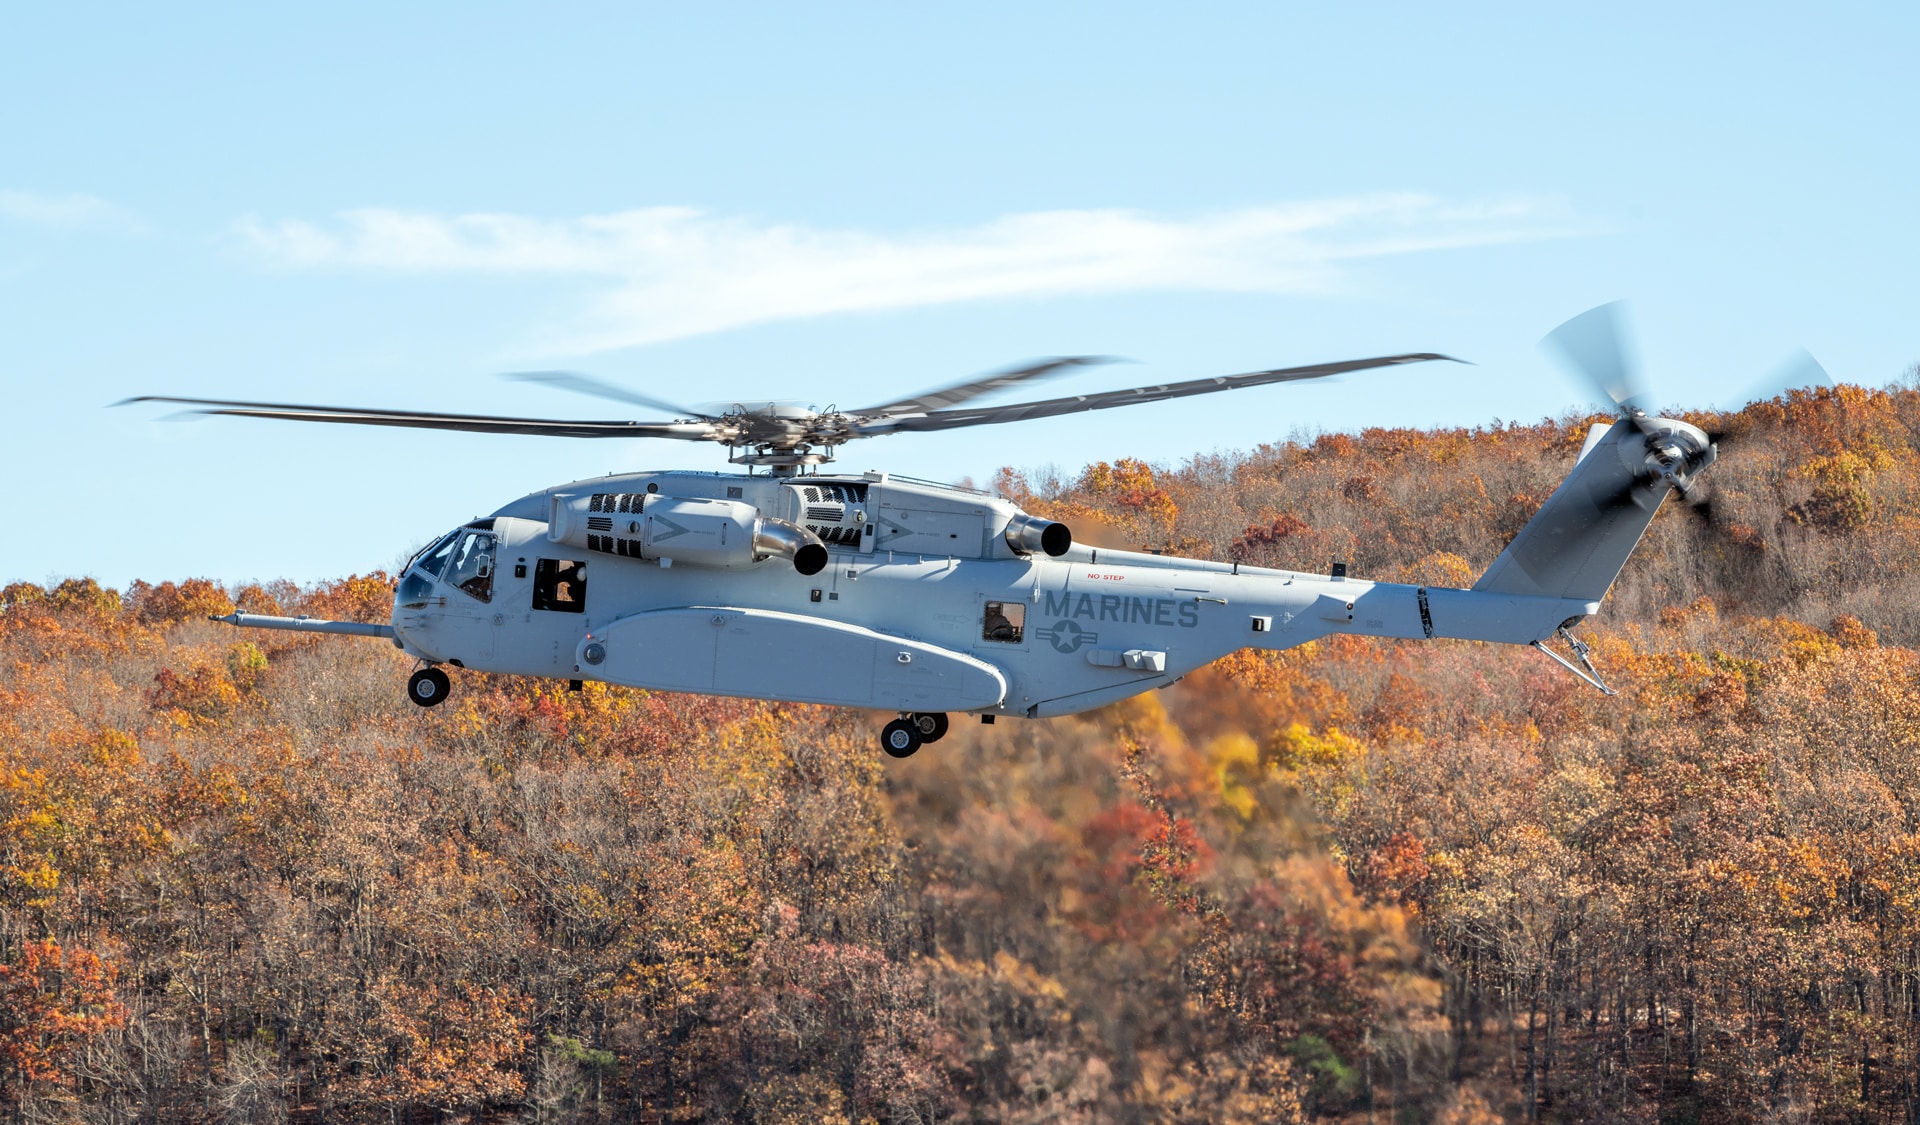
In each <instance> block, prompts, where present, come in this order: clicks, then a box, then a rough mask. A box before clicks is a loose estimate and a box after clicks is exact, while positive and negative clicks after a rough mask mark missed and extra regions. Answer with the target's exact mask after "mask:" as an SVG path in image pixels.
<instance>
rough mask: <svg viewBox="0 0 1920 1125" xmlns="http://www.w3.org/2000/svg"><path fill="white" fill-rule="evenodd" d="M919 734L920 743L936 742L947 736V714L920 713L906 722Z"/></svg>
mask: <svg viewBox="0 0 1920 1125" xmlns="http://www.w3.org/2000/svg"><path fill="white" fill-rule="evenodd" d="M907 721H908V722H910V723H912V724H913V726H914V729H916V730H918V731H919V732H920V741H922V742H938V741H940V740H941V739H943V738H945V737H946V736H947V713H946V712H945V711H932V712H927V711H922V712H920V713H919V714H916V715H913V716H911V717H910V718H908V720H907Z"/></svg>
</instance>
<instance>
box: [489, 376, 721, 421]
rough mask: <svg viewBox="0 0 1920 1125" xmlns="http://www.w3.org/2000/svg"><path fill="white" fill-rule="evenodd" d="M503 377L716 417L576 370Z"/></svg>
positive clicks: (688, 415)
mask: <svg viewBox="0 0 1920 1125" xmlns="http://www.w3.org/2000/svg"><path fill="white" fill-rule="evenodd" d="M502 378H505V379H512V380H514V381H515V382H518V383H545V384H546V385H547V386H549V387H559V388H561V389H562V390H568V391H572V392H574V393H575V394H583V395H592V396H593V397H595V398H604V399H611V400H612V401H614V402H624V403H627V404H628V405H630V406H644V407H646V408H647V409H648V410H664V411H666V412H667V413H669V414H674V415H678V416H679V417H682V418H699V419H703V420H707V421H711V420H712V418H713V415H711V414H703V413H701V412H700V411H698V410H695V409H693V408H692V407H690V406H680V405H678V404H676V403H671V402H668V401H667V400H666V399H662V398H652V397H650V396H648V395H643V394H641V393H640V392H639V391H630V390H628V389H627V388H625V387H620V386H615V385H614V384H612V383H608V382H605V381H603V380H600V379H596V378H594V377H593V376H591V375H581V374H579V373H578V372H574V371H511V372H508V373H507V374H506V375H503V376H502Z"/></svg>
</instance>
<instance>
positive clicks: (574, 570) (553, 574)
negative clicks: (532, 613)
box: [533, 559, 587, 613]
mask: <svg viewBox="0 0 1920 1125" xmlns="http://www.w3.org/2000/svg"><path fill="white" fill-rule="evenodd" d="M533 608H535V609H550V610H553V611H555V612H556V613H585V612H586V611H587V564H586V562H585V561H584V560H574V559H541V560H539V561H538V562H535V563H534V564H533Z"/></svg>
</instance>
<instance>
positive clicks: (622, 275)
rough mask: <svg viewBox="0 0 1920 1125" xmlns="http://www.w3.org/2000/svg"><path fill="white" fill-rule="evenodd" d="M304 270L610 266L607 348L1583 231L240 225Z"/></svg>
mask: <svg viewBox="0 0 1920 1125" xmlns="http://www.w3.org/2000/svg"><path fill="white" fill-rule="evenodd" d="M239 230H240V232H241V234H242V236H243V237H244V238H246V240H247V241H248V242H249V243H251V244H252V245H253V246H254V247H255V248H256V249H257V250H258V251H259V252H261V253H263V254H264V255H266V256H267V257H268V258H269V259H271V260H273V261H275V262H277V263H280V264H282V265H285V266H290V267H297V268H321V267H333V268H351V269H368V270H384V271H411V272H440V271H458V272H476V273H497V274H503V275H506V274H527V273H548V274H556V275H574V276H580V277H586V278H600V279H604V281H605V289H604V290H603V291H602V292H600V293H599V294H598V295H597V296H596V297H594V298H593V299H592V300H591V301H590V302H589V304H588V306H587V308H586V311H585V312H584V314H583V316H582V319H581V321H580V322H579V323H577V324H575V325H571V326H569V327H568V329H566V330H565V331H564V333H563V335H564V337H565V338H564V340H562V341H559V346H561V347H562V348H565V349H567V350H573V351H578V352H588V351H600V350H605V349H610V348H616V347H625V346H631V345H636V344H647V343H655V342H658V341H662V340H671V339H676V338H680V337H686V336H695V335H700V334H702V333H708V332H718V331H722V330H725V329H729V328H738V327H741V326H743V325H748V324H756V323H762V322H765V321H772V320H788V319H796V318H801V317H810V316H820V315H824V314H828V313H846V312H866V311H877V310H886V309H902V308H910V307H916V306H926V305H938V304H949V303H954V302H959V301H976V300H983V299H988V298H1007V297H1037V296H1054V295H1066V294H1097V293H1119V292H1137V291H1147V290H1162V291H1165V290H1212V291H1231V292H1257V293H1297V294H1314V293H1326V292H1331V291H1334V290H1337V289H1339V288H1340V287H1342V285H1343V284H1346V282H1345V279H1344V276H1343V271H1342V268H1341V266H1342V263H1345V262H1349V261H1353V260H1356V259H1362V258H1372V257H1380V256H1384V255H1394V254H1413V253H1419V252H1422V251H1430V250H1445V249H1455V248H1461V247H1470V246H1487V245H1494V244H1498V243H1506V242H1518V241H1529V240H1535V239H1541V238H1552V237H1558V236H1563V235H1566V234H1570V233H1575V223H1574V222H1573V221H1572V219H1571V218H1570V216H1569V215H1568V213H1567V211H1566V209H1565V207H1564V206H1563V205H1561V204H1559V203H1558V202H1556V201H1552V200H1542V199H1509V200H1501V201H1495V202H1487V203H1464V204H1463V203H1447V202H1443V201H1440V200H1437V199H1434V198H1432V197H1429V196H1425V195H1412V194H1391V195H1366V196H1358V197H1352V198H1345V199H1328V200H1316V201H1309V202H1301V203H1290V204H1283V205H1277V206H1269V207H1252V208H1244V209H1240V210H1234V211H1224V212H1218V213H1214V214H1209V215H1201V216H1198V217H1189V218H1167V217H1160V216H1155V215H1149V214H1144V213H1142V212H1138V211H1126V210H1089V211H1039V212H1031V213H1027V214H1017V215H1008V216H1005V217H1002V218H999V219H995V220H993V221H991V222H988V223H984V224H981V225H979V226H973V227H964V228H957V229H946V230H933V231H922V232H911V233H904V234H893V235H888V234H876V233H869V232H863V231H855V230H820V229H814V228H809V227H803V226H797V225H792V224H775V223H762V222H756V221H753V220H749V219H744V218H726V217H716V216H713V215H709V214H706V213H705V212H701V211H697V210H691V209H687V208H678V207H657V208H648V209H645V210H636V211H623V212H619V213H616V214H610V215H593V216H587V217H584V218H579V219H568V220H546V219H533V218H525V217H521V216H515V215H495V214H475V215H454V216H444V215H434V214H428V213H421V212H409V211H397V210H384V209H367V210H357V211H348V212H344V213H342V214H340V215H338V216H336V217H335V220H334V221H333V222H331V223H326V224H321V223H313V222H306V221H300V220H287V221H282V222H275V223H266V222H261V221H259V220H257V219H248V220H244V221H242V222H241V223H240V224H239Z"/></svg>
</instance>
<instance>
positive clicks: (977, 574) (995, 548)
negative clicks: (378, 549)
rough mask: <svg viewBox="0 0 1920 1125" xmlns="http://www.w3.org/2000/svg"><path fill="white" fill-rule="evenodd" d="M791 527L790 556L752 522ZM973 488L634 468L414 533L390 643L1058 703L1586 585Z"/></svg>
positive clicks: (831, 694)
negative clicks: (1158, 533) (1272, 565)
mask: <svg viewBox="0 0 1920 1125" xmlns="http://www.w3.org/2000/svg"><path fill="white" fill-rule="evenodd" d="M762 522H764V523H765V524H767V525H768V526H774V525H779V526H781V527H794V526H798V527H804V528H805V529H806V532H808V533H811V535H812V536H816V537H818V538H819V539H820V540H821V541H822V543H823V545H824V546H825V547H826V564H825V566H824V567H822V568H821V569H819V570H818V571H817V572H815V573H811V574H807V573H801V572H800V570H798V569H796V565H795V562H794V561H793V560H792V559H791V558H789V557H787V556H784V555H781V554H777V553H774V554H766V553H762V552H761V551H760V550H759V548H761V547H764V546H765V545H766V544H765V543H764V542H763V541H761V540H759V539H756V538H754V531H753V527H754V526H757V524H758V523H762ZM1044 525H1045V521H1042V520H1037V519H1035V518H1034V517H1032V516H1028V515H1026V514H1025V513H1023V512H1021V511H1020V510H1019V509H1018V508H1017V507H1016V506H1015V505H1013V504H1012V503H1010V502H1008V501H1006V500H1004V499H1000V498H997V497H993V496H990V495H987V494H984V493H978V492H973V491H969V490H965V489H957V488H952V487H948V486H944V485H937V484H932V483H928V482H921V481H913V480H908V479H903V478H899V477H890V476H888V475H887V474H883V473H867V474H864V475H861V476H832V477H829V476H785V477H782V476H768V475H752V476H741V475H732V474H705V473H682V472H663V473H635V474H625V475H619V476H610V477H602V478H596V479H592V480H585V481H579V482H575V483H573V484H569V485H563V486H558V487H556V488H553V489H548V490H545V491H543V492H539V493H534V494H532V495H530V496H527V497H524V498H522V499H521V500H519V501H516V502H514V503H512V504H508V505H506V506H505V507H503V508H501V509H500V510H499V511H498V512H496V513H495V514H494V515H493V516H492V517H490V518H488V519H483V520H477V521H474V522H473V523H470V524H468V525H466V526H465V527H463V528H460V529H457V530H456V531H454V532H452V533H450V534H449V535H448V536H445V537H443V538H442V539H441V540H439V541H438V542H436V543H435V544H433V545H431V546H430V547H429V548H427V549H426V550H423V551H422V552H421V553H420V555H418V556H416V558H415V560H414V561H413V562H412V563H410V564H409V567H408V568H407V570H406V572H405V573H404V574H403V576H402V579H401V583H400V587H399V593H398V594H397V595H396V599H395V606H394V615H393V630H394V641H395V643H396V644H397V645H399V646H400V647H401V648H403V649H404V650H406V651H407V652H408V653H410V654H412V655H415V656H417V657H419V658H421V659H423V660H425V661H428V662H430V663H447V664H454V665H457V666H460V667H463V668H468V669H473V670H477V671H487V672H500V673H512V674H520V675H528V676H548V677H557V678H562V679H567V680H579V681H585V680H601V681H605V682H610V683H619V684H627V685H631V686H635V687H643V688H653V689H658V690H668V691H689V692H701V693H708V694H718V695H737V696H751V697H757V698H770V699H781V700H790V701H796V702H806V703H822V704H832V705H839V706H847V707H863V708H874V709H884V710H897V711H900V712H902V713H918V712H942V713H943V712H966V713H979V714H983V715H1019V716H1026V717H1035V718H1037V717H1045V716H1050V715H1064V714H1071V713H1074V712H1077V711H1083V710H1087V709H1089V708H1093V707H1098V706H1101V705H1104V704H1107V703H1110V702H1113V701H1115V700H1118V699H1122V698H1125V697H1127V696H1131V695H1135V694H1138V693H1140V692H1143V691H1147V690H1150V689H1153V688H1157V687H1162V686H1165V685H1167V684H1169V683H1171V682H1173V681H1174V680H1176V679H1178V678H1180V677H1181V676H1183V675H1185V674H1186V673H1188V672H1191V671H1193V670H1194V669H1196V668H1199V667H1202V666H1204V665H1206V664H1208V663H1211V662H1212V661H1214V660H1217V659H1219V658H1220V657H1222V656H1225V655H1227V654H1228V653H1231V652H1233V651H1235V650H1238V649H1240V648H1244V647H1257V648H1267V649H1282V648H1289V647H1292V646H1294V645H1298V644H1302V643H1304V642H1307V641H1310V640H1314V639H1316V638H1319V637H1322V636H1325V635H1327V634H1329V633H1333V632H1347V633H1360V634H1366V635H1372V636H1380V637H1400V638H1422V637H1436V636H1446V637H1461V638H1469V639H1481V640H1492V641H1508V642H1518V643H1527V642H1531V641H1535V640H1541V639H1544V638H1546V637H1549V636H1551V635H1552V634H1553V633H1554V632H1555V630H1557V629H1558V628H1559V627H1560V626H1561V625H1562V623H1564V622H1566V621H1567V620H1568V619H1570V618H1577V617H1581V616H1584V615H1586V614H1589V613H1592V612H1594V611H1595V610H1596V609H1597V605H1596V604H1595V603H1593V602H1589V601H1584V600H1578V599H1569V598H1563V597H1540V596H1515V595H1499V596H1493V595H1488V594H1484V593H1476V592H1472V591H1466V590H1454V589H1445V588H1440V587H1431V588H1430V587H1419V586H1408V585H1398V584H1391V583H1374V582H1367V581H1362V580H1358V579H1352V578H1347V577H1344V576H1335V575H1326V574H1304V573H1296V572H1290V571H1282V570H1270V569H1263V568H1255V567H1247V566H1238V565H1235V564H1231V563H1219V562H1211V561H1203V560H1193V559H1183V558H1175V557H1169V556H1163V555H1153V554H1144V553H1139V552H1132V551H1116V550H1108V549H1104V548H1094V547H1089V546H1086V545H1081V544H1071V545H1069V544H1067V542H1066V536H1065V532H1064V529H1060V530H1059V531H1058V532H1057V533H1055V534H1054V536H1053V537H1052V538H1051V539H1050V540H1049V541H1048V544H1047V545H1048V547H1057V548H1064V549H1062V550H1061V551H1060V553H1058V554H1057V555H1050V554H1048V553H1047V552H1046V550H1043V549H1040V548H1039V544H1040V540H1041V532H1040V530H1036V529H1043V526H1044Z"/></svg>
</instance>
